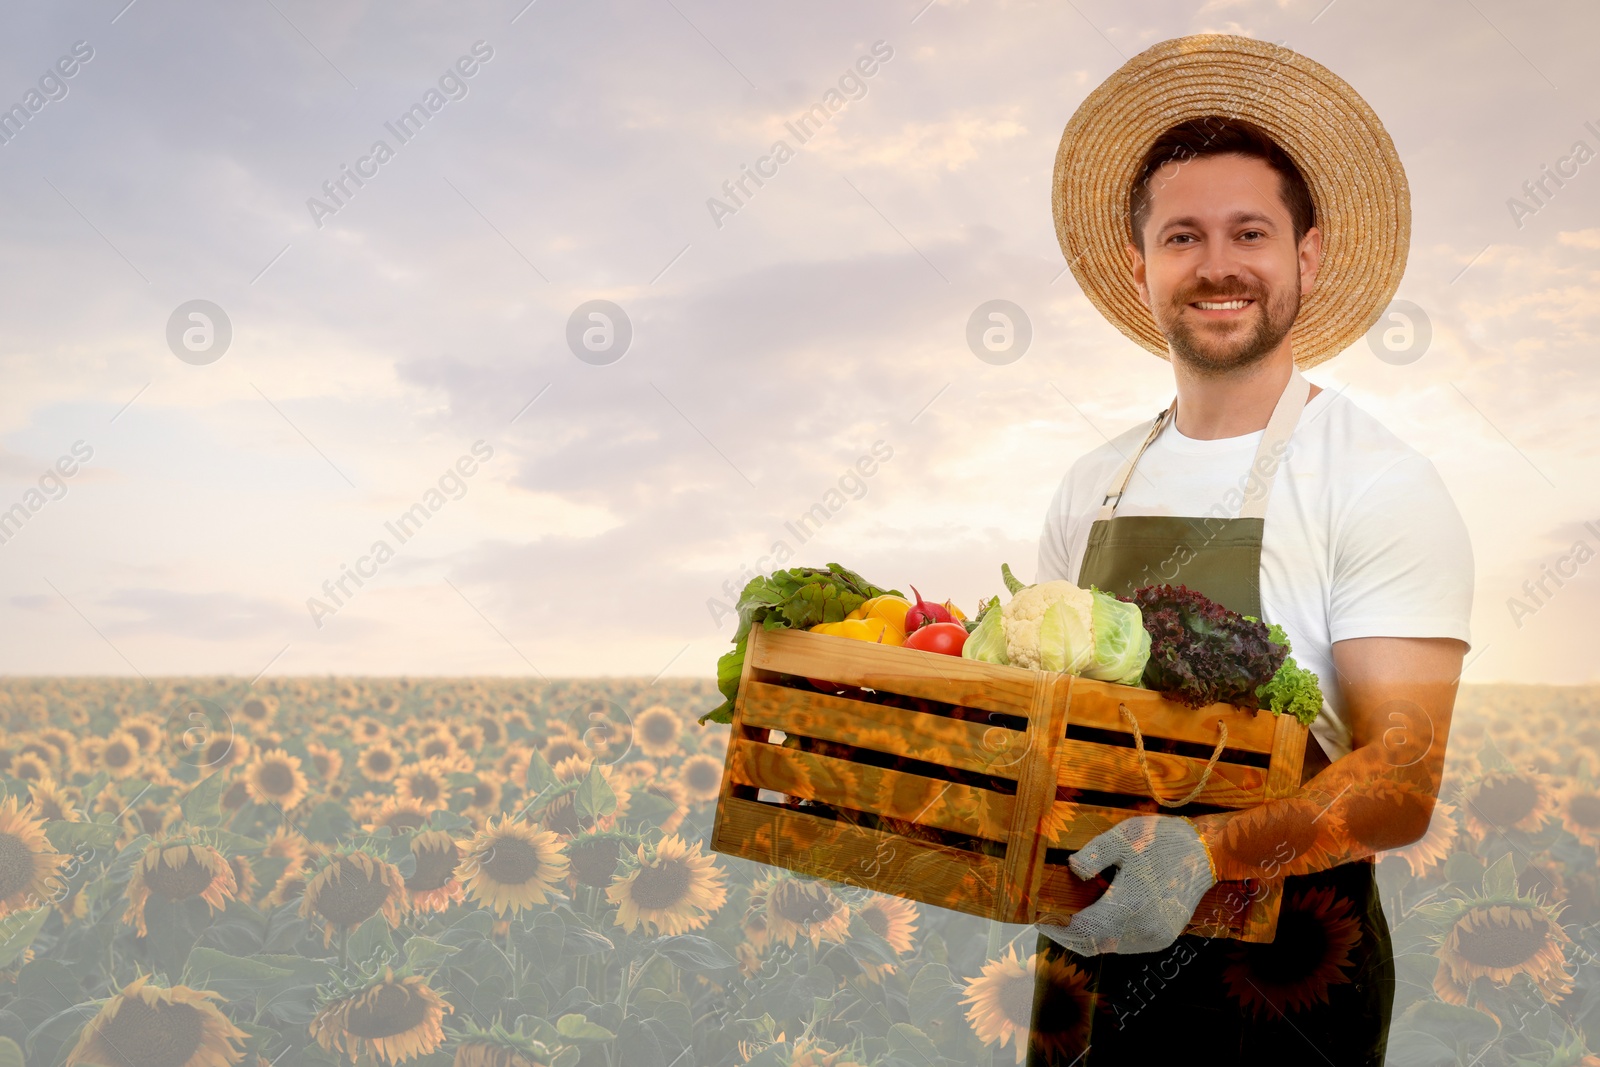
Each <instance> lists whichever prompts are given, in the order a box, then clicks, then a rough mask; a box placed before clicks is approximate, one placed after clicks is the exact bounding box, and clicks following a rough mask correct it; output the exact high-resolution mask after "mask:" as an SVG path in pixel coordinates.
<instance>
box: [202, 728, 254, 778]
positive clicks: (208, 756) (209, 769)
mask: <svg viewBox="0 0 1600 1067" xmlns="http://www.w3.org/2000/svg"><path fill="white" fill-rule="evenodd" d="M250 749H251V745H250V739H249V738H247V737H243V736H241V735H238V734H235V733H233V732H232V731H231V730H230V731H228V732H227V733H220V734H217V735H215V736H214V737H209V738H207V739H206V741H205V743H204V744H202V745H201V746H200V747H199V749H198V750H197V751H196V752H195V753H194V755H193V757H192V758H193V759H194V761H195V764H196V765H197V766H198V767H199V768H200V773H202V774H205V775H211V774H215V773H216V772H217V771H221V770H226V769H228V768H229V767H237V766H240V765H241V764H243V763H244V762H245V761H246V760H248V759H249V758H250Z"/></svg>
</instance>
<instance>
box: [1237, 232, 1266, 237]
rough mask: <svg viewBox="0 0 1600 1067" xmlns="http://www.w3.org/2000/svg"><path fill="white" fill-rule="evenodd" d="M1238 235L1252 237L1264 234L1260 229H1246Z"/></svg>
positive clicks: (1263, 235)
mask: <svg viewBox="0 0 1600 1067" xmlns="http://www.w3.org/2000/svg"><path fill="white" fill-rule="evenodd" d="M1240 236H1242V237H1252V236H1253V237H1265V236H1266V234H1264V233H1262V232H1261V231H1260V230H1246V231H1245V232H1244V233H1243V234H1241V235H1240Z"/></svg>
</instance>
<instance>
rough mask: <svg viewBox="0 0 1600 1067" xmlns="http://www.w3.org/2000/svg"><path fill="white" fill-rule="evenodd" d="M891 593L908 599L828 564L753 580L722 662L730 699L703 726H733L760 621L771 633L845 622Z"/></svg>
mask: <svg viewBox="0 0 1600 1067" xmlns="http://www.w3.org/2000/svg"><path fill="white" fill-rule="evenodd" d="M885 594H892V595H894V596H902V595H903V594H902V593H901V592H900V591H899V590H898V589H880V588H878V587H877V586H875V585H873V584H872V583H871V582H868V581H867V580H866V579H865V578H863V577H861V575H859V574H857V573H856V572H855V571H852V570H850V569H849V568H848V567H841V566H840V565H839V564H837V563H830V564H828V566H827V569H826V570H824V569H822V568H818V567H790V568H788V569H787V570H779V571H773V572H772V573H771V574H770V575H763V576H760V577H756V578H752V579H750V581H749V583H748V584H747V585H746V586H745V587H744V592H742V593H740V594H739V604H738V611H739V628H738V629H737V630H736V631H734V635H733V646H734V647H733V649H732V651H729V652H726V653H724V654H723V655H722V657H721V658H720V659H718V660H717V689H718V691H720V692H721V693H722V695H723V697H724V698H725V699H724V700H723V702H722V703H721V704H718V705H717V706H716V707H714V708H712V709H711V710H710V711H708V712H706V713H705V714H704V715H702V716H700V718H699V719H698V720H697V721H698V722H699V723H700V724H701V725H702V726H704V725H705V723H706V721H707V720H710V721H711V722H726V723H731V722H733V702H734V701H735V700H736V699H737V698H738V696H739V676H740V675H742V674H743V673H744V653H745V648H746V646H747V644H748V642H749V638H750V628H751V627H752V626H754V625H755V624H756V623H760V624H761V626H762V628H763V629H766V630H779V629H783V628H785V627H792V628H795V629H806V628H809V627H812V626H816V625H817V624H818V623H824V622H842V621H843V620H844V617H845V616H846V615H848V614H850V613H851V612H852V611H854V610H856V608H859V607H860V606H861V605H862V603H863V602H864V601H867V600H870V599H872V598H873V597H875V596H883V595H885Z"/></svg>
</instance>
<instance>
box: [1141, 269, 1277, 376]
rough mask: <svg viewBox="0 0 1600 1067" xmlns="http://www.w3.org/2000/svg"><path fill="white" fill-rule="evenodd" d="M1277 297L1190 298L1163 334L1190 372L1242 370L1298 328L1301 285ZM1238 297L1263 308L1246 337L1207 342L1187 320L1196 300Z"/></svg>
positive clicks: (1250, 294)
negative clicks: (1192, 303) (1190, 305)
mask: <svg viewBox="0 0 1600 1067" xmlns="http://www.w3.org/2000/svg"><path fill="white" fill-rule="evenodd" d="M1277 295H1278V299H1276V300H1263V299H1262V298H1261V294H1260V293H1259V292H1248V293H1240V292H1234V293H1224V294H1216V295H1213V294H1208V293H1201V294H1200V295H1190V296H1189V298H1188V299H1187V300H1184V301H1181V302H1178V303H1176V304H1174V305H1173V306H1172V308H1171V311H1172V318H1171V320H1170V321H1168V322H1166V323H1162V324H1161V325H1162V326H1163V331H1162V332H1163V333H1165V334H1166V335H1167V343H1168V344H1169V345H1171V347H1172V353H1173V355H1174V356H1175V357H1177V358H1178V359H1180V360H1182V361H1183V363H1184V365H1185V366H1187V367H1188V368H1189V369H1190V370H1193V371H1196V372H1198V373H1200V374H1202V375H1206V376H1208V377H1216V376H1220V375H1224V374H1228V373H1230V372H1232V371H1236V370H1241V369H1243V368H1245V367H1250V366H1253V365H1255V364H1256V363H1259V362H1261V361H1262V360H1263V359H1265V358H1266V357H1267V355H1268V354H1269V353H1270V352H1271V351H1272V350H1273V349H1275V348H1277V347H1278V345H1279V344H1281V343H1282V341H1283V339H1284V338H1285V337H1286V336H1288V333H1289V331H1290V329H1292V328H1293V327H1294V320H1295V318H1296V317H1297V316H1298V315H1299V314H1300V288H1299V286H1296V285H1289V286H1286V287H1285V288H1284V291H1283V292H1281V293H1279V294H1277ZM1238 298H1245V299H1250V300H1254V301H1255V304H1256V306H1258V307H1259V308H1260V309H1261V314H1260V315H1258V316H1257V318H1256V327H1255V329H1254V330H1252V331H1250V332H1249V333H1247V334H1244V335H1243V336H1230V337H1229V338H1228V339H1226V340H1222V339H1203V338H1202V337H1201V336H1200V334H1199V331H1198V330H1197V329H1196V328H1194V326H1193V324H1192V323H1190V322H1189V321H1188V320H1186V319H1185V318H1184V313H1183V309H1184V308H1185V307H1187V306H1188V305H1189V303H1190V302H1192V301H1199V300H1205V301H1222V300H1230V299H1238ZM1235 332H1236V333H1237V331H1235Z"/></svg>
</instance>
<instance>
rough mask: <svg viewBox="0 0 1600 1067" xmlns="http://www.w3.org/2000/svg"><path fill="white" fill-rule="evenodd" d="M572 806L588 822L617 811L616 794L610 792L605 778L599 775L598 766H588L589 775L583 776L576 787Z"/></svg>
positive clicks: (596, 764)
mask: <svg viewBox="0 0 1600 1067" xmlns="http://www.w3.org/2000/svg"><path fill="white" fill-rule="evenodd" d="M572 804H573V807H575V808H576V809H577V812H578V815H579V816H580V817H581V818H584V819H590V820H593V819H598V818H599V817H600V816H602V815H610V814H611V813H612V812H614V811H616V810H617V794H616V793H615V792H613V791H612V789H611V786H610V784H608V783H607V782H606V780H605V776H604V775H602V774H601V773H600V764H598V763H591V764H589V773H588V774H586V775H584V778H583V782H582V784H580V785H579V786H578V791H577V793H576V794H574V796H573V798H572Z"/></svg>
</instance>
